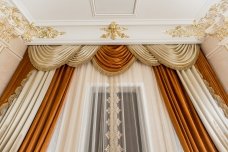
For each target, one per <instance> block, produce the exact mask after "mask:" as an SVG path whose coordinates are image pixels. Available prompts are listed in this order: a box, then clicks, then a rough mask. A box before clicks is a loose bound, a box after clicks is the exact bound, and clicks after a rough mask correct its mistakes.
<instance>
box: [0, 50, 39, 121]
mask: <svg viewBox="0 0 228 152" xmlns="http://www.w3.org/2000/svg"><path fill="white" fill-rule="evenodd" d="M34 69H35V68H34V67H33V66H32V64H31V63H30V60H29V57H28V53H27V52H26V53H25V55H24V57H23V59H22V60H21V62H20V64H19V65H18V67H17V69H16V71H15V72H14V74H13V76H12V78H11V80H10V81H9V83H8V85H7V86H6V88H5V90H4V92H3V93H2V95H1V97H0V116H1V115H2V114H3V113H4V111H5V110H6V109H7V108H8V106H9V105H10V104H11V102H12V101H13V99H14V98H16V97H17V96H18V95H19V93H20V91H21V90H22V87H23V85H24V84H25V82H26V80H27V78H28V77H29V73H30V72H31V71H32V70H34Z"/></svg>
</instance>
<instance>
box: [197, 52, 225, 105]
mask: <svg viewBox="0 0 228 152" xmlns="http://www.w3.org/2000/svg"><path fill="white" fill-rule="evenodd" d="M195 65H196V67H197V69H198V70H199V72H200V73H201V74H202V76H203V79H205V80H206V81H207V82H208V83H209V86H210V87H212V88H213V89H214V91H215V94H217V95H219V96H220V97H221V98H222V99H223V101H224V102H225V104H226V105H228V94H227V93H226V91H225V90H224V88H223V86H222V85H221V83H220V81H219V80H218V78H217V76H216V74H215V72H214V70H213V69H212V67H211V66H210V64H209V63H208V61H207V59H206V58H205V56H204V55H203V53H202V52H201V51H200V54H199V57H198V60H197V61H196V64H195Z"/></svg>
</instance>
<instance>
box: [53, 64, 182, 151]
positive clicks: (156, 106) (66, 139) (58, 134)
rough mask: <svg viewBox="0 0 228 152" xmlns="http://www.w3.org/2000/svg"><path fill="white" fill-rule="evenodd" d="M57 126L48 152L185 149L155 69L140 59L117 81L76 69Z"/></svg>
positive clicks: (90, 68)
mask: <svg viewBox="0 0 228 152" xmlns="http://www.w3.org/2000/svg"><path fill="white" fill-rule="evenodd" d="M129 104H130V105H129ZM132 104H134V106H133V105H132ZM111 105H112V106H111ZM136 109H137V110H136ZM117 113H118V114H117ZM114 117H115V118H114ZM58 126H59V127H57V128H56V130H55V132H54V136H53V137H54V138H57V139H52V142H51V143H53V142H54V143H56V144H55V145H53V144H51V145H52V146H50V147H49V148H50V149H48V151H56V152H65V151H66V152H68V151H69V152H71V151H75V152H91V151H93V152H96V151H97V152H103V151H110V152H121V151H126V152H165V151H168V152H182V151H183V149H182V147H181V144H180V141H179V139H178V137H177V135H176V132H175V130H174V127H173V125H172V122H171V120H170V117H169V115H168V112H167V109H166V106H165V104H164V102H163V100H162V96H161V94H160V92H159V88H158V85H157V82H156V79H155V75H154V72H153V70H151V67H150V66H147V65H144V64H142V63H140V62H137V61H136V62H135V63H134V64H133V65H132V67H131V68H130V69H128V70H127V71H125V72H124V73H122V74H120V75H116V76H112V77H110V76H107V75H103V74H102V73H100V72H99V71H97V70H96V69H95V68H94V66H93V65H92V63H87V64H83V65H81V66H79V67H77V68H76V69H75V72H74V75H73V77H72V82H71V84H70V86H69V90H68V92H67V94H66V104H65V106H64V109H63V113H62V118H60V120H59V121H58ZM53 140H54V141H53ZM116 141H117V142H116ZM113 142H114V143H113ZM109 145H110V146H109ZM113 145H114V146H113ZM121 147H122V148H123V149H124V150H122V149H121Z"/></svg>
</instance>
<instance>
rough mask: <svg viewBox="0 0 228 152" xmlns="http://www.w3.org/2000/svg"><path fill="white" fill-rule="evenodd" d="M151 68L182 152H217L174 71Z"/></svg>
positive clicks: (164, 68) (165, 68)
mask: <svg viewBox="0 0 228 152" xmlns="http://www.w3.org/2000/svg"><path fill="white" fill-rule="evenodd" d="M153 68H154V72H155V75H156V79H157V82H158V85H159V88H160V91H161V94H162V96H163V99H164V102H165V105H166V108H167V110H168V113H169V116H170V118H171V121H172V123H173V125H174V128H175V130H176V132H177V135H178V137H179V139H180V142H181V144H182V147H183V149H184V151H186V152H193V151H194V152H196V151H198V152H209V151H210V152H215V151H217V149H216V148H215V146H214V144H213V142H212V140H211V138H210V137H209V135H208V133H207V131H206V130H205V128H204V126H203V124H202V122H201V120H200V118H199V116H198V115H197V113H196V110H195V109H194V107H193V105H192V103H191V100H190V98H189V97H188V95H187V93H186V91H185V90H184V87H183V85H182V84H181V81H180V80H179V78H178V75H177V73H176V71H175V70H172V69H169V68H167V67H165V66H163V65H160V66H157V67H153Z"/></svg>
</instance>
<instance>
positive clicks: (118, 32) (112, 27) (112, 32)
mask: <svg viewBox="0 0 228 152" xmlns="http://www.w3.org/2000/svg"><path fill="white" fill-rule="evenodd" d="M101 30H103V31H105V32H106V33H105V34H102V35H101V38H111V39H112V40H115V39H116V38H117V37H120V38H129V36H128V35H126V34H125V33H123V31H125V30H127V28H125V27H120V26H119V25H118V24H116V23H115V22H112V23H111V24H109V25H108V27H106V28H101Z"/></svg>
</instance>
